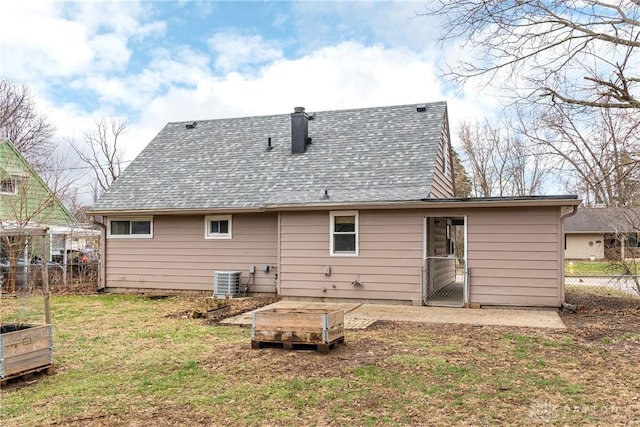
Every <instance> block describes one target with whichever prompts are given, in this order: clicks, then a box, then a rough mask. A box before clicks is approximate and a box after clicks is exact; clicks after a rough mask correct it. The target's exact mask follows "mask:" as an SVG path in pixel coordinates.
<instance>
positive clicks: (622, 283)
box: [564, 273, 640, 295]
mask: <svg viewBox="0 0 640 427" xmlns="http://www.w3.org/2000/svg"><path fill="white" fill-rule="evenodd" d="M564 283H565V285H574V286H601V287H606V288H612V289H616V290H619V291H622V292H625V293H628V294H631V295H640V275H630V274H618V275H601V274H583V273H582V274H571V273H569V274H565V277H564Z"/></svg>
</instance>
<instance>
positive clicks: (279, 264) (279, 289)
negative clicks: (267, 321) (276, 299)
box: [274, 212, 282, 296]
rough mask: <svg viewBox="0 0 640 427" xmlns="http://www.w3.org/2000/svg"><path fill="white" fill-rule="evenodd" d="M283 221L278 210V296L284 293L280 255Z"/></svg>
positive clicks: (276, 277)
mask: <svg viewBox="0 0 640 427" xmlns="http://www.w3.org/2000/svg"><path fill="white" fill-rule="evenodd" d="M281 228H282V221H281V219H280V212H278V238H277V243H276V248H277V249H276V250H277V252H278V253H277V260H276V262H277V264H278V268H277V270H276V274H275V279H274V280H275V282H276V283H275V285H276V296H280V295H282V289H281V287H280V286H281V285H280V283H281V281H282V269H281V257H280V247H281V244H282V243H281V240H280V239H281V236H282V230H281Z"/></svg>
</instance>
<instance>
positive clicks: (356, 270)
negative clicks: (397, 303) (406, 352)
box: [280, 210, 424, 302]
mask: <svg viewBox="0 0 640 427" xmlns="http://www.w3.org/2000/svg"><path fill="white" fill-rule="evenodd" d="M423 216H424V215H423V214H422V212H419V211H401V210H397V211H396V210H389V211H367V210H360V211H359V217H358V221H359V230H358V231H359V233H358V238H359V255H358V256H331V255H330V254H329V239H330V234H329V212H328V211H324V212H308V213H307V212H304V213H302V212H301V213H295V212H293V213H290V212H283V213H282V214H281V237H280V248H281V252H280V262H281V266H280V268H281V276H280V280H281V282H280V286H281V293H282V295H283V296H285V297H311V298H339V299H360V300H401V301H405V302H411V301H414V300H419V298H420V283H421V276H420V275H421V260H422V221H423ZM327 267H329V268H330V270H331V273H330V275H325V272H326V271H327ZM354 281H358V282H359V283H361V284H362V286H354V285H352V282H354Z"/></svg>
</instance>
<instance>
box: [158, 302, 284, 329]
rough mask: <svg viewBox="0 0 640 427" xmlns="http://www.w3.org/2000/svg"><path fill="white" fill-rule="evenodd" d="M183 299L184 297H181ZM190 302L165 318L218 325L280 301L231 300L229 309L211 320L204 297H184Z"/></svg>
mask: <svg viewBox="0 0 640 427" xmlns="http://www.w3.org/2000/svg"><path fill="white" fill-rule="evenodd" d="M183 298H185V297H183ZM186 298H188V299H189V300H190V301H191V307H193V308H188V309H186V310H180V311H177V312H174V313H169V314H167V315H166V317H169V318H182V319H206V320H205V321H206V322H207V323H209V324H212V325H213V324H218V323H220V321H222V320H224V319H226V318H229V317H233V316H238V315H240V314H243V313H247V312H249V311H253V310H256V309H258V308H261V307H264V306H267V305H269V304H273V303H275V302H277V301H280V298H277V297H260V298H232V299H230V300H229V303H230V304H231V308H230V309H229V310H228V311H221V312H219V313H217V314H215V315H214V317H213V318H210V319H207V312H206V310H207V309H206V304H205V297H203V296H190V297H186Z"/></svg>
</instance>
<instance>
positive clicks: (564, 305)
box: [560, 205, 578, 313]
mask: <svg viewBox="0 0 640 427" xmlns="http://www.w3.org/2000/svg"><path fill="white" fill-rule="evenodd" d="M572 207H573V209H572V210H571V212H569V213H566V214H564V215H560V231H561V235H562V250H561V251H560V253H561V254H562V259H561V265H562V302H561V303H560V305H561V307H562V308H565V309H567V310H569V311H572V312H574V313H575V312H576V311H577V310H578V306H576V305H575V304H569V303H568V302H566V301H565V300H564V294H565V292H564V286H565V285H564V281H565V274H564V252H565V248H564V242H565V240H564V239H565V238H566V237H565V233H564V220H565V219H566V218H569V217H570V216H573V215H575V214H576V212H578V206H577V205H574V206H572Z"/></svg>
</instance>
